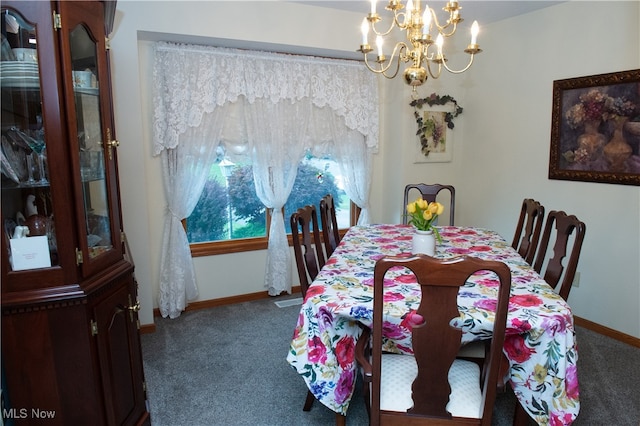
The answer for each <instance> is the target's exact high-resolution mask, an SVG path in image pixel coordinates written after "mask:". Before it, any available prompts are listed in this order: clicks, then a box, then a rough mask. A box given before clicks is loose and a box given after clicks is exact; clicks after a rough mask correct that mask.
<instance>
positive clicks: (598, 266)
mask: <svg viewBox="0 0 640 426" xmlns="http://www.w3.org/2000/svg"><path fill="white" fill-rule="evenodd" d="M639 4H640V3H638V2H610V1H606V2H569V3H565V4H560V5H558V6H554V7H550V8H546V9H542V10H540V11H538V12H533V13H530V14H527V15H523V16H520V17H516V18H513V19H509V20H505V21H502V22H500V23H496V24H494V25H491V26H490V27H489V28H487V29H486V31H484V32H483V33H482V43H483V45H484V46H485V47H486V50H485V52H484V53H483V54H482V55H483V57H482V58H481V59H480V58H479V59H478V62H477V64H476V65H475V68H474V70H473V74H474V79H475V80H476V81H477V82H482V83H481V84H478V85H476V86H475V87H474V88H473V91H472V92H471V91H470V92H469V97H468V98H467V103H466V105H465V106H466V107H467V109H466V111H465V113H466V114H467V115H466V117H465V118H466V121H465V125H466V128H465V135H464V137H463V139H464V145H465V146H464V155H463V157H462V161H463V164H462V166H463V167H462V170H464V176H463V177H462V179H463V190H464V192H465V194H464V195H463V196H462V197H461V198H463V199H465V200H466V201H467V202H468V203H469V204H468V206H476V208H466V209H465V208H462V209H461V222H462V223H468V224H472V225H480V226H486V227H489V228H492V229H495V230H497V231H499V232H501V233H502V235H503V236H505V237H511V236H512V234H513V229H514V226H515V222H516V220H517V209H518V206H519V203H520V202H521V201H522V199H523V198H527V197H532V198H535V199H537V200H539V201H540V202H542V203H543V204H544V205H545V207H546V209H547V211H549V210H565V211H566V212H567V213H569V214H575V215H577V216H578V217H579V218H580V219H581V220H582V221H583V222H585V223H586V225H587V231H586V237H585V241H584V245H583V248H582V253H581V257H580V263H579V265H578V271H579V272H580V282H579V286H578V287H574V288H573V289H572V291H571V295H570V297H569V303H570V305H571V307H572V308H573V311H574V313H575V314H576V315H578V316H581V317H583V318H587V319H589V320H591V321H594V322H596V323H599V324H603V325H606V326H608V327H611V328H613V329H616V330H619V331H622V332H624V333H627V334H630V335H633V336H636V337H638V336H640V309H638V306H639V305H638V300H640V280H639V278H638V277H639V274H638V263H639V260H640V251H639V250H640V249H639V244H640V227H639V226H638V225H639V217H640V213H639V202H640V197H639V195H640V190H639V188H638V187H635V186H624V185H612V184H602V183H586V182H570V181H560V180H549V179H548V178H547V173H548V164H549V149H550V146H549V145H550V133H551V106H552V85H553V81H554V80H558V79H565V78H572V77H579V76H588V75H595V74H601V73H609V72H615V71H623V70H629V69H635V68H640V55H639V43H640V25H639V22H640V19H639V14H640V11H639ZM578 17H579V19H578ZM573 22H575V23H576V25H569V23H573ZM587 23H589V24H587ZM598 23H608V24H605V25H604V26H603V27H601V28H602V29H603V30H602V31H591V30H587V29H586V26H589V25H591V24H593V25H596V26H597V25H598ZM611 23H615V24H614V25H610V24H611ZM605 27H606V30H604V28H605Z"/></svg>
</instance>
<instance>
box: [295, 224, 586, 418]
mask: <svg viewBox="0 0 640 426" xmlns="http://www.w3.org/2000/svg"><path fill="white" fill-rule="evenodd" d="M438 229H439V230H440V235H441V236H442V239H443V241H442V243H438V246H437V250H436V257H442V258H446V257H454V256H458V255H463V254H468V255H471V256H476V257H479V258H482V259H491V260H499V261H502V262H505V263H506V264H507V265H509V268H510V269H511V274H512V286H511V296H510V300H509V314H508V318H507V337H506V340H505V346H504V352H505V354H506V355H507V357H508V358H509V361H510V364H511V371H510V374H511V379H510V381H511V385H512V388H513V389H514V392H515V394H516V396H517V397H518V399H519V400H520V402H521V403H522V405H523V406H524V408H525V410H526V411H527V412H528V413H529V415H530V416H531V417H532V418H533V419H534V420H535V421H536V422H537V423H538V424H549V425H560V424H571V423H572V422H573V421H574V420H575V418H576V416H577V415H578V411H579V408H580V404H579V400H578V394H579V392H578V377H577V370H576V362H577V360H578V352H577V348H576V340H575V330H574V326H573V316H572V313H571V309H570V308H569V306H568V305H567V304H566V303H565V301H564V300H563V299H562V298H561V297H560V296H558V295H557V294H556V293H555V292H554V291H553V290H552V289H551V287H549V285H547V284H546V283H545V282H544V280H543V279H542V278H541V277H540V276H539V275H538V274H537V273H536V272H535V271H534V270H533V269H532V268H531V267H530V266H529V265H528V264H527V263H526V262H525V261H524V259H522V258H521V257H520V256H519V255H518V253H517V252H516V251H515V250H513V248H511V246H510V245H509V244H508V243H507V242H506V241H505V240H504V239H503V238H502V237H501V236H500V235H498V234H497V233H495V232H492V231H489V230H486V229H479V228H463V227H447V226H444V227H439V228H438ZM412 234H413V229H412V228H411V227H409V226H406V225H366V226H354V227H352V228H351V229H350V230H349V231H348V232H347V234H346V235H345V236H344V238H343V240H342V242H341V243H340V245H339V246H338V247H337V248H336V250H335V251H334V253H333V255H332V256H331V257H330V258H329V259H328V261H327V263H326V265H325V266H324V268H323V269H322V270H321V271H320V273H319V275H318V277H317V278H316V280H315V281H314V282H313V283H312V285H311V286H310V287H309V290H308V291H307V295H306V298H305V300H304V302H303V305H302V308H301V309H300V314H299V316H298V322H297V325H296V328H295V330H294V335H293V340H292V342H291V346H290V349H289V353H288V355H287V361H288V362H289V364H291V366H292V367H293V368H295V369H296V371H297V372H298V373H299V374H300V375H301V376H302V377H303V378H304V380H305V382H306V383H307V386H308V387H309V389H310V390H311V391H312V392H313V394H314V395H315V396H316V398H317V399H318V400H319V401H320V402H322V403H323V404H324V405H326V406H327V407H329V408H330V409H332V410H333V411H335V412H337V413H341V414H347V409H348V407H349V402H350V399H351V396H352V395H353V391H354V388H355V380H356V372H357V365H356V362H355V356H354V349H355V342H356V340H357V338H358V337H359V335H360V333H361V329H360V327H359V325H358V322H360V323H362V324H364V325H366V326H368V327H371V324H372V318H371V317H372V309H373V270H374V265H375V262H376V261H377V260H378V259H379V258H380V257H382V256H386V255H401V254H410V251H411V238H412ZM394 274H395V275H394ZM387 280H388V284H387V285H388V287H387V289H388V290H385V310H386V311H388V313H387V316H386V317H385V326H384V328H385V333H386V337H387V339H388V340H387V344H386V348H385V349H386V350H393V351H398V352H404V353H411V328H410V326H409V324H408V323H407V322H408V320H407V319H406V318H407V315H406V314H407V312H408V311H410V310H415V309H416V308H417V306H418V304H419V300H420V290H419V288H418V286H417V285H416V281H415V277H414V276H413V275H412V274H410V273H409V274H407V273H406V272H399V271H397V270H396V271H395V272H394V270H391V271H389V274H388V275H387ZM496 286H497V279H495V276H493V275H490V274H489V273H488V272H485V274H479V275H474V276H473V277H472V278H471V279H470V280H469V281H468V282H467V284H466V285H465V287H463V289H462V290H461V291H460V294H459V297H458V305H459V308H460V312H461V314H462V316H461V326H462V329H463V338H462V339H463V342H465V343H466V342H469V341H473V340H478V339H482V338H483V337H484V338H486V337H487V335H488V334H489V333H490V330H491V327H492V326H491V323H492V321H493V317H494V312H493V311H492V309H493V307H494V305H495V299H496V294H497V292H496Z"/></svg>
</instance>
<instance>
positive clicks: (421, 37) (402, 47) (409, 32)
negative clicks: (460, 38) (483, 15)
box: [359, 0, 482, 90]
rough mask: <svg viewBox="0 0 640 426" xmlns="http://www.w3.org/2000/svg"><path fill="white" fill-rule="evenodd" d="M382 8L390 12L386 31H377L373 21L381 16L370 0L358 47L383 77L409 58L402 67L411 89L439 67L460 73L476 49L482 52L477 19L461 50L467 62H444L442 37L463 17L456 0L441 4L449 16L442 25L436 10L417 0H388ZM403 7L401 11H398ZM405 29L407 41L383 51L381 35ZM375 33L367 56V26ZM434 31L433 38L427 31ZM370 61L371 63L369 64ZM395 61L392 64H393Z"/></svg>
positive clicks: (395, 72) (436, 73) (433, 75)
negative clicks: (372, 56) (371, 55)
mask: <svg viewBox="0 0 640 426" xmlns="http://www.w3.org/2000/svg"><path fill="white" fill-rule="evenodd" d="M385 9H387V10H389V11H391V12H392V13H393V21H392V22H391V25H390V26H389V28H388V29H387V30H386V31H379V30H378V29H377V28H376V24H378V23H381V21H382V18H381V17H380V15H379V14H378V13H376V0H371V12H370V13H369V14H368V15H367V16H366V17H365V18H364V19H363V20H362V27H361V29H362V44H361V45H360V49H359V51H360V52H362V53H363V54H364V63H365V64H366V66H367V68H368V69H369V70H371V71H373V72H375V73H377V74H382V75H384V76H385V77H386V78H390V79H391V78H394V77H395V76H396V75H398V71H399V70H400V63H401V62H405V63H406V62H410V64H408V65H407V68H406V69H405V70H404V74H403V75H404V81H405V83H407V84H408V85H410V86H413V88H414V90H415V88H416V87H417V86H420V85H422V84H423V83H424V82H425V81H427V78H428V77H431V78H434V79H437V78H438V77H440V73H441V72H442V68H444V69H446V70H447V71H449V72H451V73H453V74H460V73H463V72H465V71H466V70H468V69H469V67H470V66H471V64H473V57H474V55H475V54H476V53H480V52H482V50H481V49H480V47H479V45H478V43H477V37H478V31H479V27H478V22H477V21H474V22H473V25H472V26H471V43H469V45H468V46H467V48H466V49H464V51H465V52H466V53H468V54H469V55H470V58H469V63H468V64H467V66H465V67H464V68H462V69H460V70H454V69H451V68H449V66H448V65H447V58H446V56H445V52H444V47H443V46H444V38H445V37H451V36H452V35H453V34H455V32H456V30H457V29H458V24H459V23H460V22H462V21H463V19H462V17H461V16H460V10H461V9H462V7H460V6H459V4H458V2H457V1H448V2H447V4H446V5H445V6H444V7H443V8H442V9H443V10H444V11H445V12H448V14H449V16H448V19H447V21H446V23H444V24H443V25H440V22H439V21H438V18H437V16H436V12H435V11H434V10H433V9H432V8H430V7H429V6H427V5H425V6H424V9H423V8H422V5H421V2H420V0H407V2H406V7H405V6H404V5H403V4H402V2H401V0H389V4H387V6H386V7H385ZM403 9H405V11H402V10H403ZM396 27H397V28H398V29H399V30H400V31H406V37H407V40H408V43H407V42H404V41H400V42H398V43H396V45H395V47H394V48H393V52H392V53H391V57H390V58H389V59H387V56H385V54H384V53H383V50H382V44H383V37H384V36H387V35H389V34H390V33H391V31H392V30H393V29H394V28H396ZM370 29H371V30H372V31H373V33H374V35H375V36H376V46H377V55H376V58H375V59H371V60H370V59H369V53H370V52H372V51H373V49H372V48H371V46H370V45H369V41H368V35H369V30H370ZM432 31H434V34H437V37H436V39H435V40H434V39H433V38H432V36H431V32H432ZM372 62H373V64H372ZM394 64H395V66H394Z"/></svg>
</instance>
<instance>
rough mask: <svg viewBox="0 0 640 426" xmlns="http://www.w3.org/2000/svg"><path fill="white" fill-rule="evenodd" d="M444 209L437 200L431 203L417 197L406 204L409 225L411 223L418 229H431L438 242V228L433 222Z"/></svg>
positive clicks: (440, 239)
mask: <svg viewBox="0 0 640 426" xmlns="http://www.w3.org/2000/svg"><path fill="white" fill-rule="evenodd" d="M443 211H444V206H443V205H442V204H440V203H438V202H437V201H434V202H432V203H430V202H428V201H426V200H424V199H422V198H418V199H417V200H415V201H413V202H411V203H409V204H407V214H408V215H409V221H408V223H409V225H413V226H414V227H415V228H416V229H418V230H420V231H429V230H432V231H433V233H434V234H435V236H436V238H437V239H438V242H442V238H441V237H440V233H439V232H438V229H437V228H436V227H435V226H434V225H433V222H434V221H435V220H436V219H437V218H438V216H439V215H441V214H442V212H443Z"/></svg>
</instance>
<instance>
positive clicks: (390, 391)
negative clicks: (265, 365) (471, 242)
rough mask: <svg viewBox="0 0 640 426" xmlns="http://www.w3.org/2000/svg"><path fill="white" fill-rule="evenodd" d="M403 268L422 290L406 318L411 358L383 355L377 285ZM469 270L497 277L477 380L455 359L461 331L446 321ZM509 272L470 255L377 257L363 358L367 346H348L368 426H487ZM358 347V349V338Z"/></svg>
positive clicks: (471, 368) (472, 367) (473, 369)
mask: <svg viewBox="0 0 640 426" xmlns="http://www.w3.org/2000/svg"><path fill="white" fill-rule="evenodd" d="M394 267H405V268H408V269H409V270H410V271H411V272H413V273H414V274H415V276H416V277H417V280H418V283H419V284H420V287H421V290H422V297H421V302H420V306H419V307H418V309H417V311H415V313H414V318H415V320H414V321H412V323H413V330H412V345H413V352H414V355H400V354H391V353H383V351H382V345H383V332H382V330H383V322H384V321H383V316H384V304H383V299H384V287H385V286H384V279H385V275H386V273H387V271H388V270H389V269H391V268H394ZM477 271H493V272H495V274H496V275H497V277H496V278H497V280H498V281H499V286H498V287H497V300H496V307H495V319H494V322H493V332H492V339H491V344H490V350H489V362H488V365H487V369H486V371H485V372H483V373H481V371H480V367H479V365H478V364H477V363H474V362H471V361H465V360H460V359H456V355H457V353H458V349H459V347H460V340H461V337H462V331H461V330H460V329H459V328H457V327H454V326H453V325H452V324H451V322H452V321H453V320H454V318H457V317H459V316H460V312H459V311H458V302H457V301H458V291H459V289H460V288H461V287H462V286H464V284H465V282H466V281H467V279H468V278H469V277H470V276H471V275H473V274H474V273H476V272H477ZM510 288H511V272H510V270H509V267H508V266H507V265H506V264H504V263H502V262H497V261H490V260H481V259H477V258H473V257H470V256H463V257H457V258H453V259H436V258H432V257H430V256H426V255H418V256H415V257H412V258H406V257H404V258H399V257H398V258H393V257H384V258H382V259H380V260H378V261H377V262H376V266H375V270H374V283H373V292H374V296H373V331H372V333H373V334H372V339H371V343H370V345H371V347H370V349H371V355H370V356H369V355H368V353H367V352H368V350H367V345H363V344H358V345H357V346H356V359H357V361H358V363H359V365H360V366H361V369H362V374H363V382H364V383H365V386H368V387H369V388H370V391H368V390H366V389H365V394H368V395H370V401H369V403H370V404H369V405H370V406H369V413H370V424H371V425H381V424H394V425H408V424H411V425H421V424H434V422H435V423H437V424H443V423H447V424H449V423H451V424H477V425H490V424H491V416H492V411H493V405H494V403H495V397H496V381H497V379H498V363H499V361H500V356H501V355H502V347H503V343H504V335H505V327H506V319H507V307H508V302H509V290H510ZM364 333H365V334H364V335H363V336H361V337H360V339H359V340H358V342H359V343H360V342H364V341H365V340H363V339H365V338H366V333H369V332H368V331H365V332H364Z"/></svg>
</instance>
